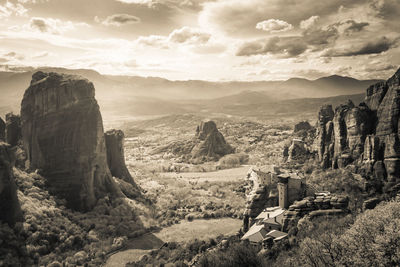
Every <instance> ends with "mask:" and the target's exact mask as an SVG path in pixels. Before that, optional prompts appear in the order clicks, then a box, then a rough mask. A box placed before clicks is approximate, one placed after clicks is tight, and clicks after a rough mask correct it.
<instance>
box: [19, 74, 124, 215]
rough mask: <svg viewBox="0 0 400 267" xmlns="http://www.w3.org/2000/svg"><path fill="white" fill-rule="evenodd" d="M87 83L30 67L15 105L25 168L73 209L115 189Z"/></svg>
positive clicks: (88, 205) (87, 205) (91, 88)
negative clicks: (18, 109) (36, 171)
mask: <svg viewBox="0 0 400 267" xmlns="http://www.w3.org/2000/svg"><path fill="white" fill-rule="evenodd" d="M94 94H95V89H94V86H93V84H92V83H91V82H89V81H88V80H86V79H84V78H81V77H79V76H72V75H65V74H57V73H43V72H40V71H39V72H36V73H35V74H33V76H32V81H31V84H30V86H29V88H28V89H27V90H26V91H25V94H24V98H23V100H22V104H21V124H22V140H23V145H24V148H25V151H26V154H27V159H28V160H29V163H30V168H31V169H39V170H40V171H41V172H42V174H43V176H45V177H46V179H47V180H48V182H49V185H50V187H51V189H52V190H54V192H55V193H56V194H58V195H60V196H61V197H63V198H65V199H66V200H67V202H68V204H69V206H70V207H72V208H74V209H78V210H87V209H90V208H92V207H93V206H94V205H95V203H96V200H97V199H98V198H100V197H102V196H104V195H106V194H111V195H119V194H121V193H120V191H119V189H118V188H117V186H116V184H115V182H114V181H113V179H112V176H111V173H110V171H109V169H108V166H107V155H106V147H105V140H104V131H103V122H102V118H101V114H100V110H99V106H98V104H97V101H96V99H95V97H94Z"/></svg>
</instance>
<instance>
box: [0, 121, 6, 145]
mask: <svg viewBox="0 0 400 267" xmlns="http://www.w3.org/2000/svg"><path fill="white" fill-rule="evenodd" d="M5 140H6V123H5V122H4V121H3V119H2V118H0V141H5Z"/></svg>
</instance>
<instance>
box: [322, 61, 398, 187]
mask: <svg viewBox="0 0 400 267" xmlns="http://www.w3.org/2000/svg"><path fill="white" fill-rule="evenodd" d="M332 113H333V112H332V108H331V107H327V106H324V107H322V108H321V110H320V113H319V118H318V138H317V149H318V155H319V160H320V162H321V165H322V167H324V168H328V167H334V168H336V167H339V168H340V167H345V166H346V165H348V164H350V163H354V164H355V165H357V166H358V167H362V168H363V169H364V170H365V171H366V172H367V173H368V174H371V175H372V176H373V177H374V178H377V179H380V180H385V181H386V182H388V183H394V184H396V183H398V182H400V142H399V127H398V126H399V120H400V69H399V70H398V71H397V72H396V73H395V74H394V75H393V77H391V78H390V79H389V80H387V81H386V82H380V83H377V84H375V85H372V86H371V87H369V88H368V89H367V93H366V97H365V101H364V103H361V104H360V105H359V106H358V107H356V106H354V104H353V103H351V102H349V103H347V104H345V105H340V106H339V107H337V108H336V110H335V112H334V114H333V115H332Z"/></svg>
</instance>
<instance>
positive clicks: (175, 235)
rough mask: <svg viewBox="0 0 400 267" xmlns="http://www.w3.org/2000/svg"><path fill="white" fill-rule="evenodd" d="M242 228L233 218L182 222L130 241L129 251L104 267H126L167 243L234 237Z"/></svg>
mask: <svg viewBox="0 0 400 267" xmlns="http://www.w3.org/2000/svg"><path fill="white" fill-rule="evenodd" d="M241 226H242V221H241V220H238V219H231V218H221V219H212V220H194V221H192V222H188V221H181V223H179V224H175V225H172V226H170V227H167V228H164V229H162V230H161V231H160V232H157V233H153V234H146V235H143V236H141V237H138V238H134V239H131V240H129V243H128V245H127V248H128V249H127V250H124V251H121V252H118V253H116V254H114V255H112V256H110V258H108V260H107V262H106V264H105V265H104V267H125V265H126V264H127V263H128V262H134V261H137V260H139V259H140V257H142V256H143V255H145V254H147V253H148V252H149V251H150V250H152V249H157V248H159V247H160V246H161V245H162V244H164V243H165V242H171V241H175V242H187V241H190V240H193V239H195V238H197V239H199V240H207V239H209V238H215V237H217V236H219V235H221V234H222V235H233V234H235V233H236V232H237V231H238V230H239V229H240V227H241Z"/></svg>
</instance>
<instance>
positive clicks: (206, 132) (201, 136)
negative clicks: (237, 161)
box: [191, 121, 234, 160]
mask: <svg viewBox="0 0 400 267" xmlns="http://www.w3.org/2000/svg"><path fill="white" fill-rule="evenodd" d="M196 143H197V144H196V145H195V146H194V147H193V149H192V152H191V153H192V157H193V158H201V157H206V158H209V159H216V160H217V159H219V158H220V157H222V156H224V155H226V154H230V153H233V152H234V149H233V148H232V147H231V146H230V145H229V144H227V143H226V141H225V138H224V136H223V135H222V134H221V132H220V131H218V129H217V125H216V124H215V122H213V121H207V122H201V124H200V125H199V126H197V129H196Z"/></svg>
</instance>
